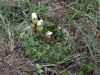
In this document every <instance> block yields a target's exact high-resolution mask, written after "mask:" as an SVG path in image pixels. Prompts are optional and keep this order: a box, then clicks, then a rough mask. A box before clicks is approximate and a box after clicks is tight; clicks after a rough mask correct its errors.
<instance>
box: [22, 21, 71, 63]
mask: <svg viewBox="0 0 100 75" xmlns="http://www.w3.org/2000/svg"><path fill="white" fill-rule="evenodd" d="M38 21H40V20H38ZM41 22H42V21H40V25H38V22H37V24H32V25H31V26H30V27H29V28H28V29H25V31H24V34H23V36H22V37H21V45H22V53H23V54H25V56H27V57H30V58H34V59H38V62H46V63H47V62H49V63H56V61H59V60H62V59H63V58H64V57H66V56H67V54H68V53H69V52H70V51H71V50H72V49H71V48H70V46H68V43H69V42H67V40H69V38H68V36H67V33H66V30H64V31H63V30H62V28H61V27H58V23H57V22H55V23H54V24H52V23H51V22H44V23H43V22H42V23H41ZM41 25H42V26H43V29H42V30H39V29H41V27H42V26H41ZM38 26H40V27H39V28H38Z"/></svg>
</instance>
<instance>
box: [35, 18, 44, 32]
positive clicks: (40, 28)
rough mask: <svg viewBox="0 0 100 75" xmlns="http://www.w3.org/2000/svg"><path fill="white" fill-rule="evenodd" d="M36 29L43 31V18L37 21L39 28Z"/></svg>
mask: <svg viewBox="0 0 100 75" xmlns="http://www.w3.org/2000/svg"><path fill="white" fill-rule="evenodd" d="M36 29H37V31H38V32H39V33H41V32H42V30H43V20H42V19H41V20H39V21H38V22H37V28H36Z"/></svg>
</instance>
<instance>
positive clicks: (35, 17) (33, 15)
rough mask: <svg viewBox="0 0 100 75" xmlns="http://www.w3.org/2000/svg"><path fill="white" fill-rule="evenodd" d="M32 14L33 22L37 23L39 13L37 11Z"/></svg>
mask: <svg viewBox="0 0 100 75" xmlns="http://www.w3.org/2000/svg"><path fill="white" fill-rule="evenodd" d="M31 15H32V22H33V24H37V21H38V19H37V14H36V13H32V14H31Z"/></svg>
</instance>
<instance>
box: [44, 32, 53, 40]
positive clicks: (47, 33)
mask: <svg viewBox="0 0 100 75" xmlns="http://www.w3.org/2000/svg"><path fill="white" fill-rule="evenodd" d="M50 35H52V32H50V31H47V32H46V34H45V39H47V40H49V39H50Z"/></svg>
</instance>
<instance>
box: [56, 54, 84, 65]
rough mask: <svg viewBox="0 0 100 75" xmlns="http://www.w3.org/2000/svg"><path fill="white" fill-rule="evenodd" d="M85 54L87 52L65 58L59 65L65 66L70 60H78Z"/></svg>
mask: <svg viewBox="0 0 100 75" xmlns="http://www.w3.org/2000/svg"><path fill="white" fill-rule="evenodd" d="M84 54H85V52H84V53H81V54H74V55H72V56H69V57H68V58H65V59H64V60H62V61H60V62H59V63H58V64H59V65H60V64H63V63H65V62H66V61H68V60H72V59H76V58H78V57H80V56H83V55H84Z"/></svg>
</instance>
